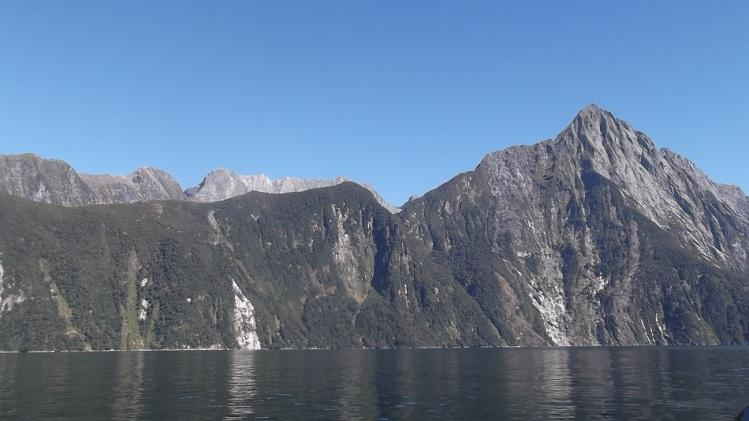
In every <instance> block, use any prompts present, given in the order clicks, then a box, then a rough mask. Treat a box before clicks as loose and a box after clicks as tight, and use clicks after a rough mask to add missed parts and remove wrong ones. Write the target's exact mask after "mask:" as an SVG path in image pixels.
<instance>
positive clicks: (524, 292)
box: [403, 106, 749, 345]
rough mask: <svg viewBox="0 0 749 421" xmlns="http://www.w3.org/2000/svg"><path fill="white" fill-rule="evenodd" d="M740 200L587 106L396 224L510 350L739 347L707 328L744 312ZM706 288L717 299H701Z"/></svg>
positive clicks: (409, 210) (487, 161)
mask: <svg viewBox="0 0 749 421" xmlns="http://www.w3.org/2000/svg"><path fill="white" fill-rule="evenodd" d="M726 191H728V192H729V193H726ZM741 195H742V193H740V190H737V189H735V188H734V189H730V188H727V187H725V186H721V185H718V184H715V183H713V182H712V181H710V180H709V179H708V178H707V177H706V176H704V174H702V173H701V172H700V171H699V170H697V169H696V168H695V167H694V165H693V164H692V163H691V162H689V161H687V160H686V159H684V158H682V157H679V156H678V155H675V154H673V153H672V152H670V151H666V150H658V149H656V148H655V147H654V146H653V143H652V142H651V141H650V140H649V139H648V138H647V137H646V136H645V135H644V134H642V133H639V132H637V131H635V130H633V129H632V128H631V127H630V126H629V125H628V124H627V123H625V122H623V121H621V120H617V119H616V118H614V117H613V116H612V115H611V114H610V113H608V112H606V111H604V110H601V109H600V108H598V107H595V106H591V107H588V108H586V109H584V110H583V111H581V112H580V113H579V114H578V116H577V117H576V118H575V119H574V121H573V122H572V124H571V125H570V126H569V127H568V128H566V129H565V130H564V131H563V132H562V133H561V134H560V135H559V136H558V137H557V138H556V139H554V140H549V141H545V142H541V143H539V144H536V145H532V146H519V147H513V148H509V149H506V150H503V151H499V152H495V153H492V154H489V155H488V156H487V157H485V158H484V159H483V160H482V162H481V164H480V165H479V166H478V167H477V169H476V170H475V171H472V172H469V173H466V174H462V175H460V176H458V177H456V178H455V179H453V180H451V181H450V182H449V183H447V184H445V185H443V186H441V187H439V188H438V189H436V190H435V191H432V192H430V193H428V194H426V195H425V196H424V197H423V198H421V199H418V200H415V201H412V202H410V203H408V204H407V205H406V206H404V208H403V216H404V217H405V222H406V225H407V227H408V228H407V229H408V231H409V232H411V233H413V234H414V236H415V237H416V238H418V239H420V240H421V241H422V242H423V243H425V244H426V245H427V246H428V247H430V248H431V249H432V250H433V254H434V255H437V256H440V257H443V258H445V259H447V260H448V261H450V262H451V263H450V266H451V267H452V268H453V270H454V272H453V273H454V274H455V277H456V279H458V280H459V281H460V282H461V283H462V284H464V285H466V288H468V289H469V290H471V289H473V290H475V291H477V292H476V294H474V296H475V297H476V300H477V301H479V302H481V303H482V306H483V307H484V308H486V309H487V310H488V311H489V312H490V313H491V314H494V315H495V316H494V321H495V324H496V325H497V326H498V329H499V328H500V327H501V328H503V329H504V330H505V332H503V337H505V339H506V340H508V341H509V342H511V343H527V338H528V337H529V336H530V337H532V336H534V335H540V336H541V337H542V340H543V341H545V342H548V343H553V344H557V345H581V344H639V343H658V344H663V343H716V342H720V341H726V340H728V341H729V342H730V341H743V340H744V339H743V336H741V335H738V336H735V337H731V338H730V339H728V337H727V336H726V334H725V332H717V331H715V329H714V328H713V326H712V325H711V324H710V323H708V322H706V320H707V318H708V317H713V316H714V315H713V316H708V315H707V314H706V313H709V312H715V313H717V314H719V313H721V312H722V311H723V310H725V309H728V308H731V309H732V310H731V311H740V312H744V313H742V314H746V313H745V310H746V309H745V308H744V307H742V306H743V305H744V304H738V303H737V302H736V296H735V294H743V293H741V292H740V291H743V289H744V286H743V284H742V283H743V282H744V281H742V279H746V267H747V255H746V250H747V237H748V236H747V234H748V233H749V230H748V229H747V227H748V226H749V225H748V224H747V220H746V217H745V213H744V211H743V210H742V207H741V206H742V205H741V197H740V196H741ZM744 199H745V196H744ZM654 271H655V272H654ZM702 288H711V289H717V290H719V291H722V292H721V293H715V294H713V295H711V297H710V299H709V300H708V301H704V300H705V299H706V297H705V296H704V295H703V294H702V292H700V290H701V289H702ZM729 290H730V291H729ZM664 291H668V292H667V293H666V292H664ZM674 300H676V301H677V302H678V305H677V304H674ZM507 302H513V303H514V306H509V307H508V306H507V305H506V303H507ZM740 302H741V303H744V301H743V299H742V300H740ZM711 306H716V307H711ZM736 306H738V308H740V310H736V308H737V307H736ZM675 313H678V314H675ZM685 314H686V315H688V316H685ZM734 322H735V323H734ZM734 322H732V323H733V324H732V327H731V329H734V331H737V332H738V331H742V329H744V327H743V326H745V325H744V323H745V322H738V321H737V320H735V319H734ZM720 323H723V321H720ZM539 327H541V328H539ZM743 331H745V330H743ZM729 336H730V335H729Z"/></svg>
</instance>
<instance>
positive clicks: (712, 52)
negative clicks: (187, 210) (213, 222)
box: [0, 0, 749, 205]
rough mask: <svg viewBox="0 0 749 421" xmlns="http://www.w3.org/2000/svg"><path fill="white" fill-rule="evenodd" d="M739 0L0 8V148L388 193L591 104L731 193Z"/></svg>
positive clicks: (740, 49)
mask: <svg viewBox="0 0 749 421" xmlns="http://www.w3.org/2000/svg"><path fill="white" fill-rule="evenodd" d="M747 22H749V2H746V1H732V0H724V1H720V2H710V1H690V0H680V1H652V0H648V1H627V2H613V1H564V2H558V1H522V2H521V1H518V2H498V1H470V2H469V1H440V0H430V1H409V2H402V1H382V0H379V1H351V0H341V1H333V0H331V1H316V2H312V1H295V2H291V1H250V0H242V1H222V2H207V1H199V2H198V1H189V0H178V1H166V0H163V1H138V0H134V1H106V0H105V1H99V0H97V1H94V0H90V1H75V0H69V1H64V2H62V1H57V0H54V1H29V0H4V1H2V2H0V154H11V153H22V152H34V153H36V154H39V155H41V156H43V157H45V158H58V159H63V160H65V161H67V162H68V163H69V164H71V165H72V166H73V167H75V168H76V169H77V170H78V171H80V172H85V173H118V174H127V173H130V172H132V171H133V170H134V169H136V168H137V167H140V166H144V165H148V166H154V167H158V168H161V169H163V170H165V171H167V172H169V173H171V174H172V175H174V176H175V177H176V178H177V179H178V181H179V182H180V183H181V184H182V185H183V187H188V186H192V185H196V184H198V183H199V182H200V181H201V179H202V177H203V176H204V175H205V174H206V173H207V172H209V171H210V170H212V169H214V168H218V167H223V168H229V169H232V170H234V171H236V172H238V173H240V174H257V173H265V174H268V175H270V176H272V177H281V176H298V177H313V178H332V177H335V176H339V175H340V176H345V177H348V178H351V179H354V180H357V181H362V182H368V183H370V184H372V185H373V186H374V187H375V189H376V190H378V191H379V192H380V193H381V194H382V195H383V196H384V197H385V198H386V199H387V200H388V201H390V202H391V203H393V204H396V205H398V204H401V203H403V202H404V201H406V200H407V199H408V197H409V196H411V195H418V194H422V193H424V192H426V191H428V190H430V189H432V188H434V187H436V186H438V185H439V184H441V183H443V182H445V181H447V180H449V179H450V178H451V177H453V176H454V175H457V174H458V173H460V172H463V171H468V170H471V169H473V168H474V167H475V166H476V165H477V164H478V162H479V161H480V160H481V158H482V157H483V156H484V155H485V154H487V153H489V152H491V151H494V150H498V149H502V148H505V147H508V146H511V145H516V144H529V143H535V142H537V141H540V140H543V139H546V138H550V137H553V136H555V135H556V134H557V133H559V132H560V131H561V130H562V129H563V128H564V127H565V126H566V125H567V124H568V123H569V121H570V120H571V119H572V118H573V117H574V115H575V114H576V113H577V111H579V110H580V109H581V108H583V107H584V106H586V105H588V104H591V103H596V104H598V105H600V106H601V107H603V108H606V109H608V110H610V111H612V112H613V113H614V114H615V115H617V116H618V117H620V118H622V119H624V120H626V121H628V122H630V123H631V124H632V125H634V126H635V127H636V128H637V129H639V130H641V131H644V132H646V133H648V134H649V135H650V137H651V138H652V139H653V140H654V141H655V143H656V144H657V145H658V146H661V147H668V148H669V149H672V150H674V151H676V152H679V153H681V154H683V155H685V156H687V157H688V158H690V159H691V160H693V161H694V162H696V163H697V165H698V166H699V167H701V168H702V169H703V170H705V171H706V172H707V173H708V174H709V175H710V176H712V177H713V178H714V179H716V180H718V181H721V182H726V183H730V184H736V185H739V186H741V187H742V188H744V190H745V191H746V190H749V171H747V170H746V165H747V164H746V163H747V162H748V160H747V156H748V155H749V135H748V134H747V133H748V132H747V129H746V126H747V123H749V24H747Z"/></svg>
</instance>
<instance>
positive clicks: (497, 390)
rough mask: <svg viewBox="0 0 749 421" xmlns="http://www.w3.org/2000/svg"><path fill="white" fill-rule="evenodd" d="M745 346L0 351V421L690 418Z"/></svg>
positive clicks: (731, 383) (748, 357)
mask: <svg viewBox="0 0 749 421" xmlns="http://www.w3.org/2000/svg"><path fill="white" fill-rule="evenodd" d="M746 404H749V348H578V349H538V348H532V349H475V350H390V351H373V350H351V351H258V352H228V351H227V352H222V351H194V352H111V353H70V354H67V353H57V354H0V418H2V419H15V418H27V419H45V418H48V419H70V420H86V419H91V420H101V419H153V420H170V419H227V420H232V419H238V420H239V419H249V420H252V419H278V420H289V419H303V420H311V419H326V420H327V419H341V420H354V419H365V420H377V419H380V420H386V419H391V420H395V419H407V420H417V419H424V420H433V419H507V420H513V419H517V420H528V419H648V420H652V419H699V420H711V419H715V420H719V419H721V420H730V419H733V417H734V416H736V414H737V413H738V411H739V410H740V409H741V408H742V407H743V406H744V405H746Z"/></svg>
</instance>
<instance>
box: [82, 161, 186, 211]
mask: <svg viewBox="0 0 749 421" xmlns="http://www.w3.org/2000/svg"><path fill="white" fill-rule="evenodd" d="M80 178H81V179H82V180H83V181H84V182H85V183H86V184H87V185H88V186H89V187H90V188H91V190H92V191H93V192H94V202H95V203H97V204H110V203H132V202H146V201H151V200H184V199H185V194H184V193H183V192H182V188H181V187H180V185H179V183H178V182H177V180H175V179H174V177H172V176H171V175H169V174H167V173H166V172H164V171H162V170H159V169H156V168H150V167H141V168H138V169H137V170H136V171H135V172H133V173H132V174H130V175H108V174H99V175H91V174H81V175H80Z"/></svg>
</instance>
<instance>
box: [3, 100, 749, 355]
mask: <svg viewBox="0 0 749 421" xmlns="http://www.w3.org/2000/svg"><path fill="white" fill-rule="evenodd" d="M239 180H240V181H241V178H240V179H239ZM748 200H749V199H747V197H746V195H745V194H744V193H743V192H741V190H740V189H738V188H736V187H731V186H725V185H721V184H718V183H714V182H713V181H711V180H710V179H709V178H708V177H707V176H705V175H704V174H703V173H702V172H700V171H699V170H698V169H697V168H696V167H695V166H694V164H692V163H691V162H689V161H688V160H687V159H685V158H683V157H680V156H679V155H677V154H675V153H673V152H671V151H668V150H665V149H658V148H657V147H655V145H654V144H653V142H652V141H651V140H650V139H649V138H648V137H647V136H646V135H645V134H643V133H641V132H638V131H636V130H635V129H633V128H632V127H631V126H630V125H629V124H628V123H626V122H624V121H622V120H619V119H617V118H615V117H614V116H613V115H611V114H610V113H609V112H607V111H605V110H602V109H600V108H599V107H596V106H591V107H587V108H585V109H583V110H582V111H581V112H580V113H579V114H578V115H577V116H576V117H575V118H574V120H573V121H572V123H571V124H570V125H569V126H568V127H567V128H565V129H564V130H563V131H562V132H561V133H560V134H559V135H558V136H556V137H555V138H554V139H551V140H547V141H543V142H540V143H538V144H535V145H529V146H516V147H511V148H508V149H505V150H502V151H498V152H494V153H491V154H489V155H487V156H486V157H484V158H483V159H482V160H481V162H480V163H479V165H478V166H477V167H476V168H475V169H474V170H473V171H469V172H466V173H463V174H460V175H458V176H456V177H454V178H453V179H451V180H450V181H448V182H446V183H445V184H443V185H441V186H439V187H438V188H436V189H434V190H432V191H430V192H427V193H426V194H424V195H422V196H421V197H419V198H415V199H412V200H410V201H409V202H407V203H406V204H405V205H404V206H403V207H402V208H401V210H400V212H399V213H397V214H393V213H390V212H388V211H387V210H386V209H385V208H384V207H383V206H382V205H381V204H380V203H378V201H377V200H376V198H375V197H374V195H373V194H372V192H370V191H368V190H367V189H365V188H363V187H361V186H359V185H357V184H354V183H350V182H342V183H339V184H336V185H333V186H330V187H324V188H315V189H310V190H305V191H302V192H295V193H287V194H268V193H261V192H249V193H246V194H243V195H239V196H235V197H232V198H229V199H227V200H223V201H218V202H207V203H199V202H191V201H155V202H148V203H133V204H119V205H109V206H94V207H89V206H83V207H60V206H50V205H45V204H40V203H34V202H31V201H28V200H24V199H21V198H18V197H14V196H10V195H2V196H0V349H6V350H24V349H139V348H154V349H164V348H181V349H182V348H214V349H215V348H258V347H262V348H315V347H362V346H364V347H393V346H395V347H397V346H508V345H510V346H518V345H573V346H574V345H637V344H657V345H675V344H746V343H747V342H748V341H749V283H748V281H749V262H748V261H747V259H748V257H747V250H749V248H748V247H747V246H748V245H749V244H748V242H749V241H748V240H749V213H747V209H748V208H749V206H748V203H749V202H748Z"/></svg>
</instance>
